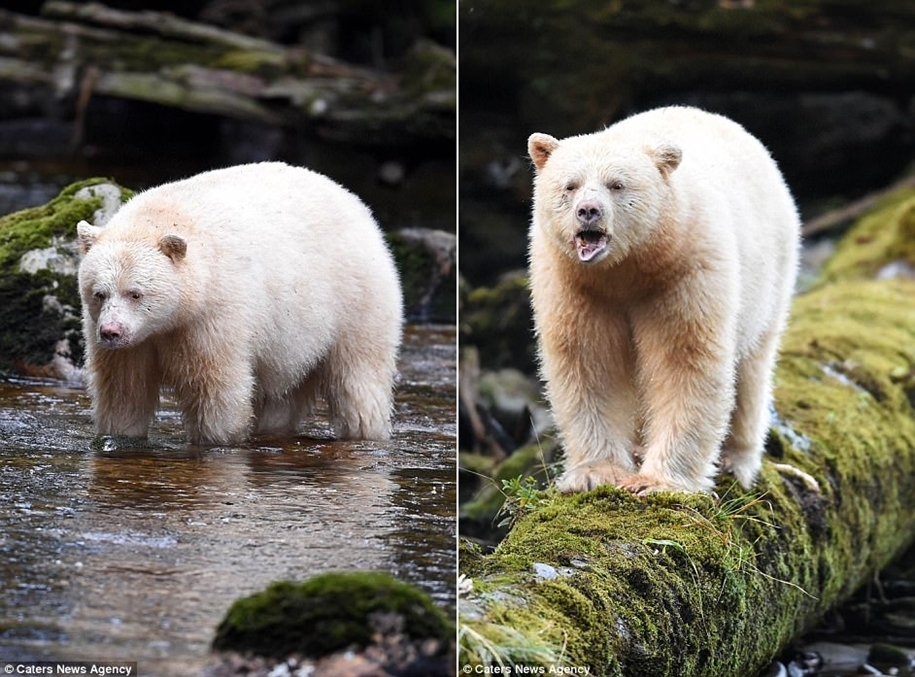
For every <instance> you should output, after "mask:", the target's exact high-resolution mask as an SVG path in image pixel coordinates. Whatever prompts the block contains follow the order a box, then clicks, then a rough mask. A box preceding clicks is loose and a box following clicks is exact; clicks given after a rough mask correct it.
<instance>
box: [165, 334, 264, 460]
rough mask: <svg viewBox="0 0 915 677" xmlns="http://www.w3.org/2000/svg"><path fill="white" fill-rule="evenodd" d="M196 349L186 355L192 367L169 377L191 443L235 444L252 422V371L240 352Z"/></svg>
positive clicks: (223, 347) (243, 436)
mask: <svg viewBox="0 0 915 677" xmlns="http://www.w3.org/2000/svg"><path fill="white" fill-rule="evenodd" d="M220 349H221V350H223V352H221V353H219V354H215V355H214V354H209V353H207V352H205V351H198V352H197V353H196V354H191V355H190V356H188V357H187V358H186V361H187V363H188V364H193V365H195V367H196V369H193V370H191V371H189V372H182V373H181V374H180V378H175V379H172V381H173V382H174V387H175V396H176V399H177V400H178V406H179V407H180V409H181V414H182V417H183V419H184V427H185V429H186V430H187V434H188V437H189V438H190V440H191V442H193V443H194V444H238V443H240V442H243V441H245V439H246V438H247V437H248V433H249V432H250V430H251V427H252V424H253V422H254V401H253V400H254V374H253V371H254V370H253V367H250V366H249V367H248V368H247V369H245V368H242V367H240V366H239V365H247V364H249V362H250V361H249V360H248V359H246V356H245V355H244V354H238V353H237V352H236V351H229V350H226V345H225V344H223V345H221V346H220Z"/></svg>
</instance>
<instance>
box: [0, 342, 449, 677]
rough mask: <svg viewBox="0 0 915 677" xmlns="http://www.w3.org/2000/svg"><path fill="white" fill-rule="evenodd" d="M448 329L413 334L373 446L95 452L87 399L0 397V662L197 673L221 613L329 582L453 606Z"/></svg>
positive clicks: (319, 436)
mask: <svg viewBox="0 0 915 677" xmlns="http://www.w3.org/2000/svg"><path fill="white" fill-rule="evenodd" d="M454 340H455V335H454V328H453V327H422V328H417V327H414V328H410V329H409V330H408V332H407V337H406V345H405V348H404V351H403V355H402V359H401V375H402V380H401V382H400V384H399V385H398V392H397V410H396V414H395V432H394V436H393V439H392V440H391V441H390V442H388V443H367V442H355V443H353V442H348V443H339V442H334V441H332V440H331V439H329V435H330V429H329V427H328V426H327V425H326V423H325V422H324V421H322V420H320V419H318V420H317V421H316V422H315V423H311V424H308V426H307V427H305V428H303V431H302V435H301V436H299V437H296V438H294V439H288V440H279V439H271V440H264V439H260V440H256V441H255V442H252V443H250V444H249V445H247V446H245V447H239V448H234V447H233V448H228V447H226V448H213V449H204V448H195V447H191V446H189V445H187V444H186V443H185V442H184V441H183V439H182V432H181V428H180V420H179V418H178V416H177V414H176V413H175V412H174V410H173V409H171V408H169V407H168V403H166V410H165V411H164V412H162V413H161V414H160V416H159V417H158V419H157V421H156V423H155V425H154V429H153V433H152V434H151V437H150V443H149V445H148V446H146V447H142V448H140V447H132V448H116V446H115V445H112V444H109V445H101V446H98V445H97V446H96V447H94V446H93V434H92V429H91V425H90V420H89V412H88V407H89V402H88V398H87V397H86V394H85V392H84V391H82V390H80V389H76V388H66V387H61V386H60V385H52V384H38V383H34V382H5V383H0V657H2V659H3V660H29V659H33V660H38V659H44V660H52V659H71V660H129V661H137V662H138V663H139V670H140V674H141V675H145V676H150V675H152V676H158V675H161V676H164V677H170V676H172V675H174V676H176V677H177V676H179V675H180V676H182V677H186V676H188V675H195V674H199V673H200V671H201V669H202V667H203V666H204V665H205V663H206V662H207V659H208V651H209V648H208V646H209V642H210V641H211V639H212V635H213V630H214V628H215V626H216V624H217V623H218V622H219V620H220V619H221V618H222V616H223V614H224V613H225V611H226V609H227V608H228V606H229V604H230V603H231V602H232V600H234V599H235V598H237V597H239V596H242V595H247V594H249V593H252V592H254V591H257V590H260V589H262V588H263V587H265V586H266V585H267V584H268V583H270V582H271V581H274V580H278V579H291V580H301V579H305V578H308V577H310V576H313V575H315V574H318V573H321V572H324V571H329V570H348V569H371V570H381V571H387V572H391V573H393V574H394V575H395V576H397V577H399V578H401V579H404V580H408V581H410V582H413V583H415V584H417V585H418V586H420V587H421V588H423V589H425V590H427V591H428V592H429V593H430V594H432V596H433V597H434V598H435V599H436V600H437V601H438V602H439V603H440V604H441V605H442V606H443V607H446V608H449V609H453V605H454V581H455V561H454V553H455V540H454V539H455V535H454V508H455V434H456V432H455V386H454V384H455V348H454Z"/></svg>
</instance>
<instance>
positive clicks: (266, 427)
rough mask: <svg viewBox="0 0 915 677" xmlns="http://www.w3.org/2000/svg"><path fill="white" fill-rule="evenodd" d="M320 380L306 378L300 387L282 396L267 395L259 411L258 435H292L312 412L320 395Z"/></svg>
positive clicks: (314, 377)
mask: <svg viewBox="0 0 915 677" xmlns="http://www.w3.org/2000/svg"><path fill="white" fill-rule="evenodd" d="M317 381H318V378H317V377H316V376H314V375H309V376H308V377H306V378H305V379H304V380H303V381H302V383H300V384H299V385H298V386H296V387H294V388H291V389H290V390H289V391H288V392H286V393H283V394H281V395H278V394H272V395H266V396H264V398H263V401H262V402H261V404H260V406H259V408H258V411H257V428H256V430H255V432H256V434H258V435H270V434H274V435H291V434H293V433H295V431H296V428H298V426H299V423H300V422H301V421H302V419H303V418H305V416H306V415H307V414H308V413H310V412H311V411H312V409H313V408H314V403H315V400H316V398H317V394H318V383H317Z"/></svg>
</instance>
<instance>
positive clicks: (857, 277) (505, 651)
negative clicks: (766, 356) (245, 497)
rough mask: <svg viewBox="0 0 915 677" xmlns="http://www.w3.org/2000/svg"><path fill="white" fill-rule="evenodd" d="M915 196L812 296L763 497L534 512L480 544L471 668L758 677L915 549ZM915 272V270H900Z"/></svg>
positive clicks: (896, 200) (787, 347) (792, 356)
mask: <svg viewBox="0 0 915 677" xmlns="http://www.w3.org/2000/svg"><path fill="white" fill-rule="evenodd" d="M913 242H915V192H913V191H912V190H911V189H909V190H907V191H901V192H897V193H895V194H894V195H892V196H889V197H888V198H885V199H884V200H883V201H882V202H881V203H880V204H879V205H878V208H877V210H876V211H875V212H873V213H871V214H869V215H868V216H867V217H865V218H863V219H862V220H861V221H860V222H859V224H858V225H857V226H856V227H855V229H853V230H852V232H851V233H850V234H849V235H848V237H847V238H846V239H845V240H844V241H843V242H842V244H841V245H840V247H839V249H838V251H837V253H836V255H835V257H834V259H833V261H832V262H831V263H830V264H829V265H828V266H827V268H826V270H825V272H824V277H823V281H822V283H821V284H820V285H819V286H818V287H817V288H815V289H814V290H812V291H810V292H808V293H806V294H805V295H803V296H801V297H799V298H798V299H797V300H796V303H795V307H794V312H793V319H792V323H791V326H790V329H789V331H788V333H787V335H786V337H785V340H784V342H783V351H782V358H781V362H780V365H779V368H778V372H777V379H776V384H777V387H776V408H777V411H778V418H777V421H778V422H777V424H776V425H775V426H774V427H773V430H772V435H771V439H770V444H769V449H768V454H767V460H766V461H765V464H764V467H763V471H762V476H761V478H760V480H759V482H758V484H757V486H756V487H755V488H754V490H753V491H751V492H744V491H742V490H741V489H740V488H739V486H738V485H736V484H735V483H734V481H733V480H731V479H729V478H723V479H721V481H720V482H719V484H718V487H717V492H718V494H719V495H720V499H717V500H716V499H714V498H712V497H710V496H705V495H690V494H670V493H664V494H658V495H654V496H651V497H648V498H646V499H638V498H633V497H632V496H630V495H628V494H626V493H624V492H622V491H620V490H617V489H615V488H609V487H608V488H601V489H598V490H596V491H592V492H590V493H587V494H578V495H572V496H553V495H546V496H544V497H542V498H541V500H539V501H538V500H537V498H536V497H535V498H534V499H531V497H530V496H526V497H525V502H526V505H527V506H528V507H527V509H526V510H525V511H524V512H525V514H523V515H521V516H520V518H519V519H518V521H517V523H516V524H515V525H514V527H513V529H512V530H511V531H510V533H509V534H508V536H507V537H506V538H505V539H504V540H503V541H502V542H501V544H500V545H499V546H498V547H497V549H496V550H495V552H494V553H492V554H487V555H483V554H481V553H480V551H479V550H478V549H477V548H476V547H474V546H470V545H465V546H462V551H461V557H460V570H461V572H462V573H463V574H464V575H465V576H467V577H469V578H470V579H471V580H472V591H471V592H469V593H467V594H465V595H464V596H463V597H462V599H461V600H460V630H459V637H460V644H461V649H460V650H461V660H462V662H464V663H465V664H471V665H472V664H481V663H490V664H499V663H501V664H504V665H509V664H513V663H514V664H520V665H526V666H531V665H533V666H535V667H536V666H540V667H545V666H571V667H577V668H588V669H589V670H590V674H591V675H595V674H596V675H639V676H640V677H651V676H654V675H658V676H660V675H679V676H682V677H688V676H690V675H697V676H698V675H701V676H702V677H715V676H716V675H722V676H724V675H726V676H728V677H732V676H733V675H753V674H755V673H756V672H757V671H758V670H760V669H761V668H763V667H764V666H766V665H767V663H768V662H769V661H771V660H772V659H773V657H774V656H775V655H776V654H777V653H778V652H779V651H780V650H781V649H783V648H784V647H785V645H786V644H787V643H788V642H789V641H790V640H791V638H793V637H795V636H797V635H798V634H799V633H802V632H803V631H805V630H807V629H810V628H811V626H812V625H813V624H815V623H816V622H817V620H818V619H819V618H820V617H822V615H823V614H824V612H825V611H826V610H828V609H830V608H831V607H833V606H834V605H836V604H837V603H838V602H840V601H841V600H843V599H844V598H846V597H847V596H849V595H850V594H851V593H852V592H853V591H854V590H855V589H856V588H858V587H859V586H860V585H861V584H862V583H864V582H866V581H868V580H869V579H870V578H871V577H872V576H873V575H874V574H875V572H876V571H878V570H879V569H880V568H881V567H882V566H884V565H885V564H887V563H888V562H889V561H890V559H891V558H892V557H893V556H894V555H896V554H898V553H899V552H900V551H901V550H902V549H903V548H904V547H905V546H907V545H908V544H909V543H911V542H912V540H913V538H915V528H913V524H915V501H913V498H912V497H913V496H915V280H913V279H912V278H911V277H905V276H904V275H903V276H896V277H890V278H889V279H874V278H875V277H876V278H887V277H888V275H889V273H891V272H892V271H894V270H895V271H900V270H901V271H903V272H905V271H906V270H911V264H912V263H913V262H915V245H913V244H912V243H913ZM900 261H903V262H906V264H905V265H900V264H899V262H900Z"/></svg>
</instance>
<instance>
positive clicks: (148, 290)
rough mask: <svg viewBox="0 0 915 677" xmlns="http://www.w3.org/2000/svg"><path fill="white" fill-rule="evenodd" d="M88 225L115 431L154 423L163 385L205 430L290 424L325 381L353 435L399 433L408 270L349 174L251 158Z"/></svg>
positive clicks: (81, 239) (108, 425)
mask: <svg viewBox="0 0 915 677" xmlns="http://www.w3.org/2000/svg"><path fill="white" fill-rule="evenodd" d="M77 231H78V243H79V247H80V250H81V252H82V253H83V255H84V256H83V260H82V262H81V265H80V268H79V288H80V295H81V297H82V304H83V330H84V334H85V342H86V374H87V381H88V387H89V392H90V394H91V397H92V401H93V413H94V417H95V423H96V428H97V432H98V433H99V434H100V435H126V436H130V437H146V435H147V433H148V430H149V425H150V422H151V420H152V418H153V416H154V414H155V411H156V408H157V405H158V401H159V390H160V387H162V386H167V387H170V388H171V389H172V390H173V392H174V395H175V398H176V400H177V402H178V406H179V408H180V409H181V413H182V416H183V419H184V425H185V428H186V429H187V434H188V436H189V437H190V439H191V441H192V442H194V443H198V444H230V443H237V442H240V441H243V440H244V439H245V438H246V437H247V436H248V435H249V434H251V433H257V434H261V433H270V434H288V433H291V432H293V431H294V430H295V428H296V426H297V424H298V423H299V422H300V421H301V419H302V417H303V416H304V415H305V414H306V413H307V412H308V410H309V408H310V405H311V404H312V402H313V401H314V400H315V398H316V397H318V396H323V397H324V398H326V400H327V404H328V410H329V413H330V417H331V420H332V423H333V425H334V429H335V432H336V434H337V435H338V436H339V437H344V438H376V439H383V438H386V437H388V435H389V434H390V430H391V425H390V417H391V410H392V397H393V392H392V391H393V382H394V377H395V373H396V364H395V362H396V358H397V352H398V348H399V346H400V340H401V324H402V301H401V291H400V282H399V280H398V276H397V272H396V269H395V267H394V262H393V260H392V257H391V254H390V252H389V250H388V248H387V246H386V245H385V242H384V239H383V237H382V234H381V232H380V230H379V228H378V226H377V225H376V223H375V220H374V219H373V217H372V214H371V212H370V211H369V209H368V208H367V207H366V206H365V205H364V204H363V203H362V202H361V201H360V200H359V199H358V198H357V197H356V196H355V195H353V194H352V193H350V192H349V191H347V190H346V189H345V188H343V187H341V186H339V185H337V184H336V183H334V182H333V181H331V180H330V179H328V178H326V177H324V176H322V175H320V174H316V173H315V172H312V171H309V170H307V169H304V168H301V167H291V166H288V165H285V164H283V163H278V162H273V163H260V164H250V165H242V166H238V167H231V168H228V169H219V170H215V171H210V172H205V173H203V174H200V175H198V176H194V177H192V178H189V179H186V180H183V181H177V182H175V183H169V184H165V185H163V186H159V187H158V188H153V189H151V190H148V191H146V192H143V193H140V194H139V195H137V196H136V197H134V198H133V199H131V200H130V201H128V202H127V204H125V205H124V206H123V207H122V208H121V209H120V210H119V211H118V212H117V213H116V214H115V216H114V217H113V218H112V219H111V221H110V223H109V224H108V225H107V226H105V227H104V228H98V227H95V226H91V225H89V224H88V223H86V222H81V223H80V224H79V226H78V229H77Z"/></svg>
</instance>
